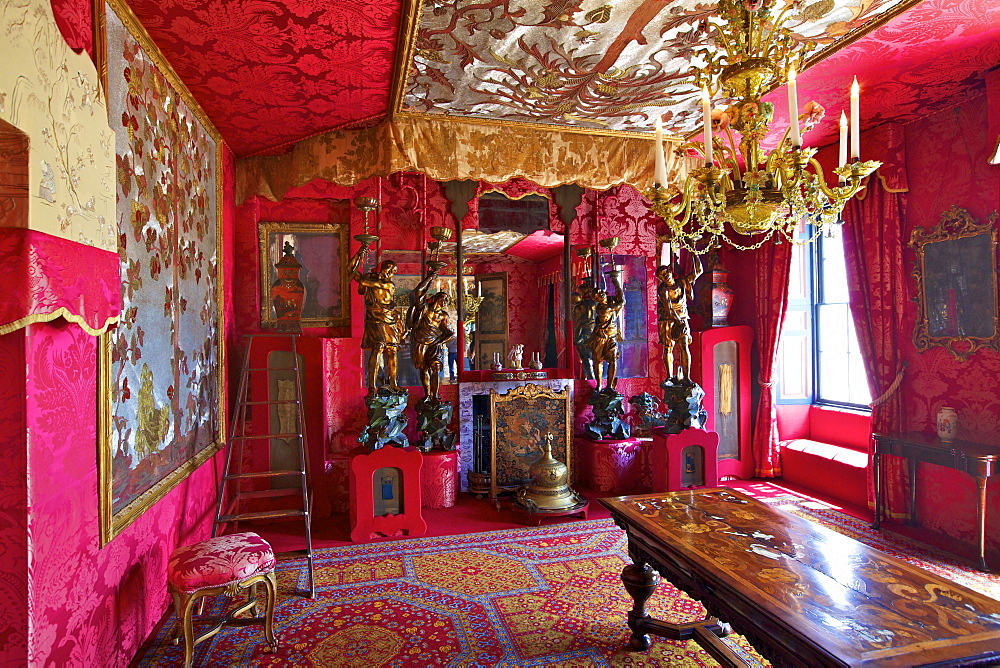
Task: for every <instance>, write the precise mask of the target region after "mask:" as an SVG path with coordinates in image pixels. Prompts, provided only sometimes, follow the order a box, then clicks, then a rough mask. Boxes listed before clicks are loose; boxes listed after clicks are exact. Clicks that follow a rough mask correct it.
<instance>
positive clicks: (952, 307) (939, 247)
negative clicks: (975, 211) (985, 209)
mask: <svg viewBox="0 0 1000 668" xmlns="http://www.w3.org/2000/svg"><path fill="white" fill-rule="evenodd" d="M996 219H997V214H996V212H994V213H992V214H990V216H989V218H988V220H987V222H985V223H979V222H978V221H977V220H976V219H974V218H973V217H972V216H970V215H969V212H968V211H966V210H965V209H962V208H960V207H957V206H952V207H951V208H950V209H948V210H947V211H945V212H944V213H943V214H941V220H940V221H939V222H938V224H937V225H936V226H935V227H918V228H916V229H915V230H913V233H912V234H911V236H910V246H911V247H912V248H913V249H914V250H915V251H916V253H917V264H916V268H915V269H914V271H913V276H914V278H915V279H916V281H917V308H918V313H917V326H916V330H915V331H914V333H913V342H914V344H915V345H916V347H917V350H920V351H923V350H927V349H929V348H932V347H934V346H943V347H944V348H945V349H947V350H948V352H950V353H951V354H952V355H954V356H955V357H956V358H957V359H959V360H962V361H964V360H967V359H968V358H969V357H970V356H971V355H972V354H973V353H975V352H976V351H977V350H979V349H980V348H990V349H992V350H1000V320H998V311H997V260H996V246H997V232H996Z"/></svg>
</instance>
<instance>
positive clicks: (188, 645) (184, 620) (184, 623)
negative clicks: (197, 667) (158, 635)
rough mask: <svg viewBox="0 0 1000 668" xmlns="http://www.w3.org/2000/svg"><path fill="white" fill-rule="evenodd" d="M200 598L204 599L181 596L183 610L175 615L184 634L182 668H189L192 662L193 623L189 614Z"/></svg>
mask: <svg viewBox="0 0 1000 668" xmlns="http://www.w3.org/2000/svg"><path fill="white" fill-rule="evenodd" d="M196 597H197V598H196ZM202 598H204V597H202V596H198V595H197V594H195V595H194V596H187V595H182V603H183V610H180V611H178V613H177V619H178V621H179V622H180V624H181V628H182V629H183V632H184V668H190V666H191V662H192V661H193V660H194V623H193V621H192V620H191V614H192V612H193V611H194V606H195V605H197V603H198V600H199V599H202Z"/></svg>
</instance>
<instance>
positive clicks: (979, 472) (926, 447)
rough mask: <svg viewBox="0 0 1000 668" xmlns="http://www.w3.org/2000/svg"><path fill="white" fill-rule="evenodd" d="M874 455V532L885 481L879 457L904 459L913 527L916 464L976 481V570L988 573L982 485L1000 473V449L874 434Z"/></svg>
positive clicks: (907, 435)
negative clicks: (954, 471) (934, 466)
mask: <svg viewBox="0 0 1000 668" xmlns="http://www.w3.org/2000/svg"><path fill="white" fill-rule="evenodd" d="M874 437H875V454H874V457H873V461H872V467H873V473H874V475H875V522H874V523H873V524H872V527H873V528H875V529H878V528H879V526H880V525H881V523H882V513H883V508H884V504H885V499H884V496H885V492H884V487H885V484H884V483H885V481H884V479H883V475H882V456H883V455H896V456H897V457H905V458H906V459H907V463H908V464H909V469H910V500H909V510H910V524H912V525H916V523H917V462H927V463H929V464H937V465H938V466H947V467H948V468H952V469H957V470H959V471H965V472H966V473H968V474H969V475H971V476H972V477H973V478H975V479H976V486H977V488H978V495H977V497H976V522H977V524H976V527H977V530H978V541H979V552H978V555H979V564H978V566H979V568H980V570H984V571H986V570H989V567H987V565H986V483H987V482H988V481H989V478H990V477H991V476H993V475H996V474H997V473H1000V446H996V445H986V444H984V443H973V442H971V441H953V442H951V443H945V442H943V441H942V440H941V439H939V438H938V437H936V436H927V435H925V434H921V433H919V432H909V433H905V434H874Z"/></svg>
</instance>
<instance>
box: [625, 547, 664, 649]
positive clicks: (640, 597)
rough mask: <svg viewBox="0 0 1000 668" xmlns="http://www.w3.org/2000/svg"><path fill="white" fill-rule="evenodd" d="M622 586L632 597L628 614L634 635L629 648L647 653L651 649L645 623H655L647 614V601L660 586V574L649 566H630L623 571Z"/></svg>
mask: <svg viewBox="0 0 1000 668" xmlns="http://www.w3.org/2000/svg"><path fill="white" fill-rule="evenodd" d="M622 584H624V585H625V591H627V592H628V595H629V596H631V597H632V609H631V610H629V612H628V627H629V629H630V630H631V631H632V635H631V636H629V639H628V648H629V649H630V650H632V651H633V652H645V651H646V650H647V649H649V636H648V635H646V630H645V628H644V627H645V626H646V625H645V624H644V622H647V623H648V622H651V621H653V618H652V617H650V616H649V615H648V614H646V601H648V600H649V597H650V596H652V595H653V592H655V591H656V587H657V585H659V584H660V574H659V573H657V572H656V571H654V570H653V569H652V568H650V567H649V564H642V565H637V564H629V565H627V566H625V568H623V569H622Z"/></svg>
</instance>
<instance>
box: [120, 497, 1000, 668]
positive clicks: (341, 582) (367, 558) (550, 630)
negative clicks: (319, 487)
mask: <svg viewBox="0 0 1000 668" xmlns="http://www.w3.org/2000/svg"><path fill="white" fill-rule="evenodd" d="M762 485H765V486H763V487H761V488H760V489H757V490H755V489H750V488H747V487H745V486H741V488H740V489H741V491H743V492H746V493H749V494H753V495H754V496H757V497H758V498H759V499H760V500H761V501H764V502H767V503H769V504H772V505H775V506H777V507H779V508H781V509H783V510H786V511H788V512H791V513H793V514H796V515H799V516H801V517H804V518H806V519H808V520H811V521H814V522H818V523H819V524H821V525H823V526H825V527H827V528H828V529H831V530H834V531H837V532H839V533H843V534H846V535H848V536H850V537H852V538H855V539H856V540H859V541H861V542H864V543H866V544H868V545H871V546H873V547H875V548H876V549H879V550H882V551H884V552H886V553H888V554H891V555H892V556H895V557H898V558H901V559H905V560H906V561H909V562H910V563H913V564H916V565H918V566H920V567H922V568H925V569H927V570H929V571H931V572H933V573H936V574H938V575H942V576H944V577H947V578H949V579H951V580H954V581H955V582H958V583H960V584H963V585H965V586H967V587H969V588H970V589H974V590H976V591H979V592H982V593H983V594H986V595H987V596H991V597H993V598H997V599H998V600H1000V576H998V575H993V574H987V573H981V572H979V571H976V570H974V569H972V568H971V567H969V566H967V565H965V564H963V563H962V562H960V561H958V560H956V559H954V558H953V557H951V556H950V555H947V554H945V553H942V552H938V551H936V550H934V549H933V548H929V547H925V546H923V545H919V544H917V543H914V542H912V541H909V540H907V539H905V538H901V537H896V536H894V535H892V534H884V533H879V532H876V531H873V530H872V529H871V528H870V526H869V525H868V523H867V522H864V521H862V520H859V519H856V518H854V517H851V516H849V515H846V514H844V513H841V512H839V511H837V510H836V509H835V508H833V507H831V506H830V505H828V504H824V503H820V502H816V501H811V500H809V499H803V498H801V497H799V496H797V495H794V494H792V493H790V492H787V491H786V490H783V489H781V488H776V487H774V486H771V485H766V484H764V483H762ZM755 492H756V493H755ZM625 544H626V541H625V535H624V533H623V532H622V531H620V530H619V529H618V528H617V527H615V526H614V524H613V523H612V522H611V520H591V521H583V522H573V523H566V524H558V525H552V526H544V527H539V528H532V529H513V530H506V531H495V532H484V533H476V534H467V535H461V536H444V537H438V538H426V539H419V538H418V539H408V540H400V541H395V542H381V543H373V544H364V545H351V546H346V547H338V548H329V549H323V550H318V551H317V557H316V587H317V596H316V599H315V600H309V599H307V598H303V597H301V596H299V595H297V594H293V593H292V592H294V591H295V590H296V589H297V588H298V589H299V590H304V589H305V588H306V577H307V576H306V572H305V560H304V559H295V560H289V561H283V562H280V563H279V565H278V595H279V602H278V607H277V609H276V612H275V626H276V632H277V633H278V642H279V648H278V653H277V654H274V655H271V654H267V653H265V649H266V643H265V642H264V639H263V633H262V630H261V628H260V627H259V626H249V627H235V628H227V629H224V630H223V631H222V632H220V633H219V634H218V635H217V636H215V637H214V638H212V639H211V640H207V641H205V642H203V643H202V644H200V645H198V647H196V648H195V662H196V664H200V665H206V666H278V665H280V666H382V665H384V666H707V665H716V664H715V662H714V661H713V660H712V659H711V658H710V657H709V656H708V655H707V654H706V653H705V652H703V651H702V650H701V648H699V647H698V646H697V645H696V644H694V643H693V642H690V643H685V642H679V641H670V640H666V639H664V638H657V637H652V636H651V640H652V646H651V648H650V650H649V651H648V652H643V653H632V652H628V651H625V650H624V649H623V648H624V646H625V642H626V640H627V639H628V630H627V627H626V623H625V615H626V612H627V611H628V610H629V609H630V608H631V605H632V603H631V599H630V598H629V597H628V594H626V593H625V590H624V588H623V586H622V584H621V580H620V577H619V576H620V573H621V569H622V566H623V565H625V564H626V563H629V561H628V557H627V555H626V553H625ZM226 605H227V602H226V601H225V599H224V598H223V597H219V599H217V600H216V601H215V604H214V609H212V610H209V611H208V612H207V614H210V615H221V614H223V613H224V611H225V609H226ZM647 608H648V610H649V612H650V614H651V615H653V616H654V617H658V618H660V619H664V620H666V621H674V622H682V621H690V620H694V619H700V618H702V617H703V616H704V614H705V613H704V608H702V606H701V605H700V604H699V603H697V602H695V601H693V600H691V599H690V598H689V597H688V596H687V595H685V594H683V593H682V592H679V591H678V590H676V589H675V588H674V587H672V586H670V585H669V584H668V583H667V582H663V584H661V585H660V587H659V588H658V589H657V591H656V594H655V595H654V596H653V598H652V599H650V602H649V604H648V606H647ZM173 625H174V617H173V614H171V615H170V616H169V618H168V619H167V621H166V623H165V624H164V625H163V627H162V628H161V629H160V631H159V632H158V634H157V635H156V637H155V639H154V640H153V642H152V643H151V644H150V645H149V647H148V649H147V651H146V653H145V654H143V655H142V656H137V657H136V664H137V665H139V666H158V665H179V663H180V661H181V659H182V658H183V650H182V648H179V647H175V646H173V645H172V644H171V642H170V641H171V638H172V629H173ZM725 641H726V642H727V644H729V645H730V646H731V647H733V648H735V649H736V650H737V651H738V652H740V653H741V654H742V655H743V656H744V658H745V659H746V660H747V661H748V662H749V663H750V664H751V665H758V666H760V665H766V664H765V662H764V661H763V660H762V659H761V658H760V656H759V655H757V653H756V652H755V651H754V650H753V649H752V648H751V647H750V646H749V645H748V644H747V643H746V641H745V640H744V639H743V638H742V637H740V636H737V635H731V636H729V637H728V638H726V639H725Z"/></svg>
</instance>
